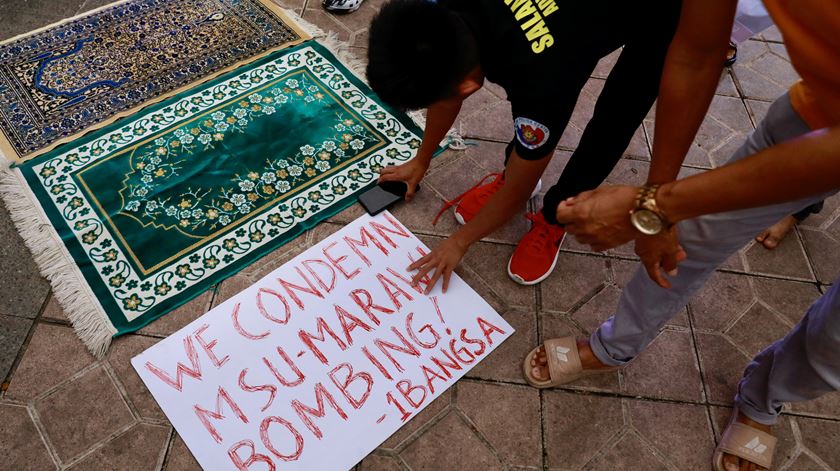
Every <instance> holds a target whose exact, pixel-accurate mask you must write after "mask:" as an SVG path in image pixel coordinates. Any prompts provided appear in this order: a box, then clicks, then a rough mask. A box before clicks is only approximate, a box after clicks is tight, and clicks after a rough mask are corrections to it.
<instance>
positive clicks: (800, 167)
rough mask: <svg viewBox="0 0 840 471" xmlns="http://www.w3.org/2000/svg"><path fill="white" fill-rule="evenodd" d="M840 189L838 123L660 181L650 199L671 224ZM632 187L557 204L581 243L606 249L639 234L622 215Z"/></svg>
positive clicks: (627, 209)
mask: <svg viewBox="0 0 840 471" xmlns="http://www.w3.org/2000/svg"><path fill="white" fill-rule="evenodd" d="M837 188H840V126H835V127H833V128H830V129H823V130H819V131H814V132H811V133H809V134H807V135H805V136H803V137H800V138H798V139H794V140H791V141H788V142H785V143H782V144H778V145H775V146H773V147H769V148H767V149H764V150H762V151H761V152H758V153H757V154H754V155H752V156H749V157H746V158H744V159H741V160H739V161H737V162H735V163H732V164H728V165H725V166H723V167H720V168H717V169H714V170H709V171H707V172H703V173H700V174H697V175H694V176H691V177H688V178H684V179H682V180H677V181H675V182H669V183H666V184H664V185H662V186H661V187H660V188H659V191H657V193H656V203H657V206H659V207H660V209H661V210H662V212H663V213H664V214H665V216H666V217H667V218H668V222H669V223H676V222H679V221H682V220H684V219H690V218H693V217H697V216H702V215H704V214H713V213H719V212H723V211H734V210H738V209H744V208H752V207H758V206H765V205H770V204H776V203H780V202H783V201H792V200H795V199H798V198H803V197H806V196H811V195H816V194H820V193H824V192H827V191H830V190H833V189H837ZM637 193H638V188H634V187H631V186H607V187H601V188H598V189H597V190H594V191H588V192H584V193H581V194H580V195H579V196H578V197H576V198H570V199H569V200H567V201H564V202H563V203H561V204H560V206H559V207H558V208H557V218H558V219H560V220H563V221H568V224H567V225H566V230H567V231H568V232H569V233H570V234H573V235H575V237H576V238H577V239H578V240H579V241H580V242H582V243H584V244H588V245H591V246H592V247H593V248H596V249H597V250H607V249H610V248H612V247H616V246H618V245H621V244H623V243H625V242H628V241H630V240H633V239H635V238H637V237H638V236H639V235H640V234H639V232H638V231H637V230H636V229H635V228H634V227H633V225H632V224H631V223H630V218H629V216H628V214H629V212H630V210H631V209H632V208H633V207H634V200H635V198H636V195H637Z"/></svg>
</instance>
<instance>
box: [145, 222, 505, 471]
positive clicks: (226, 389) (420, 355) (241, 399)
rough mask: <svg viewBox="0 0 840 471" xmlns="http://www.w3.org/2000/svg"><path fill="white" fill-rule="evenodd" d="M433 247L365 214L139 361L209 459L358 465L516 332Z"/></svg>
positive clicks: (208, 463)
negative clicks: (423, 268) (415, 264)
mask: <svg viewBox="0 0 840 471" xmlns="http://www.w3.org/2000/svg"><path fill="white" fill-rule="evenodd" d="M427 251H428V249H427V248H426V246H425V245H423V243H422V242H420V241H419V240H418V239H417V238H416V237H415V236H414V235H413V234H411V232H410V231H409V230H408V229H406V228H405V227H404V226H403V225H402V224H400V223H399V222H398V221H397V220H396V219H395V218H394V217H393V216H391V215H390V214H388V213H383V214H380V215H379V216H376V217H370V216H364V217H361V218H359V219H357V220H356V221H354V222H353V223H351V224H349V225H347V226H346V227H344V228H342V229H341V230H340V231H338V232H336V233H335V234H333V235H331V236H329V237H327V238H326V239H325V240H323V241H322V242H320V243H318V244H317V245H315V246H314V247H312V248H310V249H308V250H307V251H305V252H304V253H302V254H301V255H299V256H297V257H295V258H294V259H293V260H292V261H290V262H288V263H286V264H285V265H283V266H281V267H280V268H278V269H276V270H275V271H273V272H272V273H270V274H269V275H267V276H266V277H265V278H263V279H261V280H260V281H259V282H257V283H255V284H254V285H253V286H251V287H249V288H247V289H245V290H244V291H242V292H240V293H239V294H237V295H236V296H234V297H232V298H231V299H229V300H227V301H225V302H224V303H222V304H220V305H219V306H217V307H216V308H214V309H213V310H211V311H210V312H208V313H207V314H205V315H203V316H201V317H200V318H198V319H196V320H195V321H193V322H192V323H190V324H189V325H187V326H186V327H184V328H183V329H181V330H179V331H178V332H176V333H174V334H172V335H171V336H169V337H168V338H166V339H164V340H162V341H161V342H159V343H158V344H156V345H154V346H152V347H151V348H149V349H148V350H146V351H145V352H143V353H141V354H139V355H137V356H136V357H134V358H133V359H132V361H131V363H132V365H133V366H134V368H135V369H136V370H137V372H138V373H139V375H140V377H141V378H142V379H143V381H144V382H145V384H146V386H147V387H148V388H149V390H150V391H151V393H152V395H153V396H154V397H155V399H156V400H157V402H158V404H160V407H161V408H162V409H163V412H164V413H165V414H166V416H167V417H168V418H169V420H170V421H171V422H172V424H173V425H174V426H175V428H176V429H177V431H178V433H179V434H180V435H181V436H182V437H183V439H184V442H186V444H187V446H188V447H189V449H190V451H192V453H193V455H194V456H195V457H196V459H197V460H198V462H199V464H201V466H202V467H204V468H205V469H237V468H238V469H249V468H250V469H259V470H264V469H269V470H270V469H275V468H282V469H307V470H333V469H349V468H351V467H352V466H353V465H355V464H356V463H357V462H359V461H360V460H361V459H362V458H364V457H365V456H366V455H367V454H368V453H370V452H371V451H373V449H374V448H376V447H377V446H378V445H379V444H380V443H382V442H383V441H385V440H386V439H387V438H388V437H389V436H391V434H393V433H394V432H396V431H397V429H399V428H400V427H401V426H402V425H403V424H404V423H406V422H407V421H408V420H410V419H411V418H412V417H414V416H415V415H416V414H417V413H418V412H420V411H421V410H422V409H423V408H424V407H426V406H427V405H428V404H429V403H430V402H432V400H434V398H436V397H437V396H439V395H440V394H441V393H442V392H444V391H445V390H446V389H447V388H449V387H450V386H451V385H452V384H454V383H455V381H457V380H458V379H459V378H460V377H461V376H463V375H464V374H465V373H466V372H467V371H468V370H469V369H470V368H472V367H473V366H475V365H476V364H477V363H478V362H479V361H481V360H482V359H483V358H484V357H486V356H487V355H488V354H489V353H490V352H491V351H492V350H493V349H495V348H496V347H497V346H498V345H499V344H500V343H501V342H503V341H504V340H505V339H506V338H507V337H509V336H510V335H511V334H512V333H513V328H512V327H511V326H510V325H509V324H508V323H507V322H505V321H504V319H502V318H501V317H500V316H499V315H498V313H496V311H495V310H493V308H492V307H490V305H489V304H487V303H486V302H485V301H484V300H483V299H482V298H481V297H480V296H479V295H478V294H477V293H476V292H475V291H473V290H472V289H471V288H470V287H469V286H468V285H467V284H466V283H465V282H464V281H463V280H462V279H460V278H459V277H458V276H457V275H453V279H452V280H451V283H450V285H449V289H448V290H447V293H446V294H443V293H442V292H441V288H440V283H438V286H436V287H435V288H434V289H433V290H432V292H431V293H430V294H429V295H428V296H427V295H425V294H423V292H425V288H426V285H424V284H423V283H420V284H419V286H418V287H413V286H411V284H410V280H411V275H410V274H409V272H407V271H406V267H407V266H408V265H409V264H410V263H411V261H412V260H416V259H417V258H419V257H420V256H421V254H422V253H425V252H427ZM426 281H428V279H427V280H426Z"/></svg>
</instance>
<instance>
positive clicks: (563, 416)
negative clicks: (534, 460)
mask: <svg viewBox="0 0 840 471" xmlns="http://www.w3.org/2000/svg"><path fill="white" fill-rule="evenodd" d="M543 402H544V409H543V421H544V424H545V447H546V459H547V463H546V464H547V465H548V469H578V468H581V467H582V466H584V465H585V464H586V463H588V462H589V461H590V460H591V459H592V458H594V457H595V456H596V455H597V454H598V453H599V452H600V450H601V449H603V448H604V447H605V446H609V445H610V444H611V443H613V441H614V440H615V436H616V435H617V434H618V433H619V432H620V431H621V429H622V428H623V425H624V421H623V419H622V412H621V402H620V401H618V400H615V399H612V398H606V397H600V396H592V395H581V394H573V393H567V392H561V391H546V392H545V393H544V395H543Z"/></svg>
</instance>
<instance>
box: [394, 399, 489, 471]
mask: <svg viewBox="0 0 840 471" xmlns="http://www.w3.org/2000/svg"><path fill="white" fill-rule="evenodd" d="M400 456H401V457H402V458H403V459H404V460H405V461H406V463H408V465H409V466H410V467H411V469H413V470H437V469H483V470H497V469H498V470H500V469H503V468H502V463H501V462H500V461H499V459H498V458H497V457H496V455H495V454H494V453H493V452H492V451H491V450H490V449H489V448H487V445H486V444H485V443H484V442H483V441H482V440H480V439H479V438H478V437H477V436H476V435H475V432H474V431H472V430H471V429H470V428H469V426H467V424H466V423H464V421H463V419H461V417H460V416H459V415H458V414H457V413H456V412H454V411H453V412H450V413H449V414H447V415H446V417H444V418H443V419H442V420H441V421H440V422H438V423H436V424H435V425H433V426H432V428H431V429H429V430H428V431H427V432H426V433H424V434H423V435H422V436H421V437H420V438H418V439H417V440H415V441H414V442H413V443H411V445H409V446H408V447H407V448H406V449H405V450H403V451H402V452H400Z"/></svg>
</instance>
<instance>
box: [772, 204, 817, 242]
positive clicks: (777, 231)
mask: <svg viewBox="0 0 840 471" xmlns="http://www.w3.org/2000/svg"><path fill="white" fill-rule="evenodd" d="M823 204H824V202H823V201H820V202H818V203H814V204H812V205H811V206H808V207H807V208H805V209H803V210H802V211H799V212H798V213H795V214H793V215H792V216H785V217H784V218H782V220H781V221H779V222H777V223H776V224H773V225H772V226H770V227H768V228H767V229H765V230H764V231H763V232H762V233H761V234H759V235H758V236H756V238H755V240H756V241H757V242H760V243H761V244H762V245H764V248H766V249H767V250H773V249H775V248H776V247H778V246H779V243H780V242H781V241H782V240H783V239H784V238H785V236H786V235H787V234H788V232H790V230H791V229H793V226H795V225H797V224H798V223H800V222H802V221H804V220H805V219H807V218H808V216H810V215H812V214H817V213H819V212H820V211H822V208H823Z"/></svg>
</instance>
